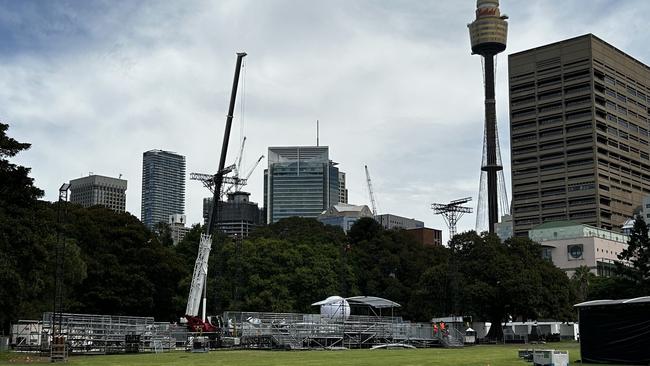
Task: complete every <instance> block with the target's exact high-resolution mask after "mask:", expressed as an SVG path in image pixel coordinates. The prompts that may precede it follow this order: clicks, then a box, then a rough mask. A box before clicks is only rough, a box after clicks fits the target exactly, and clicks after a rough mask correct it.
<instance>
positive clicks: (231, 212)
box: [203, 191, 262, 238]
mask: <svg viewBox="0 0 650 366" xmlns="http://www.w3.org/2000/svg"><path fill="white" fill-rule="evenodd" d="M250 195H251V194H250V193H248V192H241V191H239V192H232V193H228V194H227V201H225V202H219V208H218V217H217V220H216V221H217V226H218V228H219V230H220V231H222V232H223V233H225V234H226V235H228V236H230V237H233V238H234V237H241V238H245V237H247V236H248V235H249V234H250V233H251V231H253V230H254V229H255V228H256V227H258V226H261V225H262V212H261V211H260V209H259V207H258V206H257V203H255V202H251V201H250ZM211 207H212V198H204V199H203V222H204V223H205V224H207V222H208V214H209V213H210V208H211Z"/></svg>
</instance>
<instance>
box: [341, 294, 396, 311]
mask: <svg viewBox="0 0 650 366" xmlns="http://www.w3.org/2000/svg"><path fill="white" fill-rule="evenodd" d="M346 300H347V301H348V303H349V304H350V305H367V306H372V307H373V308H377V309H384V308H399V307H401V306H402V305H400V304H398V303H396V302H394V301H390V300H387V299H384V298H381V297H375V296H353V297H348V298H346Z"/></svg>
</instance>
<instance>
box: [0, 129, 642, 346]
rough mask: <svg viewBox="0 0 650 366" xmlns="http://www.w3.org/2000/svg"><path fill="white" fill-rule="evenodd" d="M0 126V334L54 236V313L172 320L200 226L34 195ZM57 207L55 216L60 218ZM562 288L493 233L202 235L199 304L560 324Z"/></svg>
mask: <svg viewBox="0 0 650 366" xmlns="http://www.w3.org/2000/svg"><path fill="white" fill-rule="evenodd" d="M6 131H7V125H0V178H2V179H1V180H0V283H1V284H2V286H1V287H0V322H1V325H2V329H3V331H7V330H8V326H9V324H10V322H12V321H15V320H17V319H18V318H22V319H29V318H32V319H38V318H40V317H41V313H42V312H44V311H50V310H51V309H52V301H53V287H54V286H53V277H54V254H53V253H54V250H55V247H56V245H57V243H61V242H62V241H65V243H66V263H65V273H66V276H65V291H66V292H65V299H66V302H65V309H66V311H70V312H80V313H106V314H127V315H147V316H154V317H156V319H157V320H160V321H174V320H176V319H178V318H179V317H180V316H182V315H183V312H184V310H185V305H186V298H187V293H188V289H189V284H190V280H191V275H192V273H191V272H192V270H193V268H194V261H195V259H196V253H197V250H198V243H199V238H200V234H201V227H200V226H199V225H196V226H194V227H193V228H192V229H191V231H190V232H189V233H188V234H187V236H186V237H185V239H184V240H183V241H181V242H180V243H179V244H178V245H176V246H173V245H171V236H170V235H169V228H168V227H165V225H160V226H158V227H156V229H155V230H154V232H151V231H149V230H148V229H147V228H145V227H144V226H143V225H142V224H141V223H140V221H139V220H137V218H135V217H133V216H132V215H130V214H128V213H116V212H114V211H111V210H109V209H106V208H102V207H91V208H81V207H78V206H74V205H71V204H69V203H48V202H42V201H39V200H38V199H39V198H40V197H41V195H42V191H40V190H39V189H38V188H36V187H34V185H33V181H32V179H31V178H29V175H28V174H29V169H27V168H24V167H20V166H16V165H13V164H11V163H10V162H9V158H11V157H13V156H15V155H16V154H17V153H18V152H20V151H21V150H24V149H26V148H28V147H29V145H28V144H22V143H19V142H17V141H15V140H13V139H10V138H8V137H7V136H6V133H5V132H6ZM59 214H61V215H63V217H64V218H65V219H64V222H63V224H61V225H59V224H58V221H57V215H59ZM58 233H60V234H61V236H59V237H58V236H57V234H58ZM640 240H647V235H646V239H643V238H642V239H640ZM635 278H637V279H638V278H639V277H638V276H637V277H635ZM645 278H647V277H645ZM575 293H576V287H575V286H572V285H571V283H570V282H569V279H568V278H567V276H566V275H565V274H564V272H562V271H560V270H558V269H557V268H555V267H554V266H553V265H552V264H550V263H549V262H546V261H544V260H542V259H541V247H540V246H539V245H538V244H536V243H533V242H531V241H530V240H527V239H512V240H508V241H506V242H505V243H501V242H500V241H499V239H498V238H497V237H496V236H491V235H485V234H484V235H479V234H477V233H474V232H469V233H464V234H461V235H458V236H456V237H455V238H454V239H453V241H452V242H451V246H450V248H443V247H425V246H422V245H420V244H418V243H417V242H416V241H415V240H414V239H413V238H412V237H411V236H410V235H409V234H408V233H407V232H406V231H404V230H385V229H384V228H382V227H381V226H380V225H379V224H378V223H377V222H375V221H374V220H372V219H368V218H366V219H361V220H359V221H358V222H357V223H356V224H355V225H354V226H353V227H352V229H351V230H350V232H349V233H348V234H347V235H346V234H345V233H344V232H343V231H342V230H341V229H340V228H338V227H332V226H325V225H323V224H321V223H319V222H318V221H316V220H313V219H303V218H290V219H286V220H282V221H280V222H278V223H275V224H272V225H269V226H266V227H262V228H260V229H258V230H257V231H255V232H254V233H253V234H252V235H251V236H250V237H249V238H247V239H245V240H232V239H230V238H226V237H224V236H222V235H216V236H215V237H214V238H213V249H212V253H211V255H210V260H209V273H208V294H209V296H208V310H209V312H210V313H218V312H221V311H224V310H250V311H277V312H314V311H317V309H314V308H312V307H311V303H313V302H315V301H318V300H321V299H323V298H325V297H327V296H331V295H341V296H354V295H372V296H380V297H385V298H388V299H391V300H393V301H396V302H398V303H400V304H402V308H400V309H399V310H398V313H399V314H400V315H402V316H403V317H405V318H407V319H410V320H414V321H428V320H429V319H430V318H431V317H433V316H447V315H449V314H463V315H472V316H474V317H475V319H482V320H488V321H492V322H499V321H502V320H506V319H508V318H509V317H512V318H522V319H529V318H531V319H537V318H555V319H561V320H564V319H569V318H571V317H572V310H571V304H572V303H573V301H574V296H575ZM493 329H497V330H499V327H493ZM493 336H495V337H499V334H498V332H497V334H493Z"/></svg>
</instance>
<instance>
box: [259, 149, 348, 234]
mask: <svg viewBox="0 0 650 366" xmlns="http://www.w3.org/2000/svg"><path fill="white" fill-rule="evenodd" d="M338 202H339V169H338V168H337V167H336V163H334V162H332V161H330V160H329V148H328V147H327V146H292V147H269V153H268V168H267V169H266V170H265V171H264V206H265V209H266V221H267V223H274V222H277V221H278V220H280V219H283V218H286V217H291V216H300V217H313V218H315V217H317V216H318V215H320V214H321V213H322V212H323V211H325V210H327V209H328V208H329V207H330V206H332V205H335V204H337V203H338Z"/></svg>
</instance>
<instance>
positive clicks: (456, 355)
mask: <svg viewBox="0 0 650 366" xmlns="http://www.w3.org/2000/svg"><path fill="white" fill-rule="evenodd" d="M530 346H531V345H505V346H503V345H499V346H474V347H465V348H462V349H442V348H429V349H417V350H406V349H405V350H344V351H229V350H219V351H212V352H210V353H203V354H200V353H186V352H172V353H163V354H150V353H145V354H137V355H111V356H75V357H71V358H70V359H69V364H71V365H91V366H94V365H98V366H100V365H124V366H127V365H133V366H146V365H183V366H185V365H188V366H203V365H205V366H208V365H210V366H213V365H227V366H236V365H327V366H331V365H372V366H376V365H476V366H478V365H481V366H485V365H498V366H507V365H519V366H523V365H530V364H528V363H526V362H524V361H522V360H519V359H518V358H517V349H519V348H525V347H530ZM536 347H537V348H552V349H561V350H568V351H569V355H570V356H571V364H573V363H574V362H575V361H576V360H578V359H579V358H580V351H579V346H578V344H577V343H573V342H570V343H569V342H563V343H559V344H558V343H551V344H546V345H536ZM25 357H26V355H24V354H22V355H21V354H16V353H2V354H0V365H16V364H33V363H40V362H43V363H45V362H47V360H46V359H38V358H35V357H34V356H30V359H29V360H27V359H26V358H25Z"/></svg>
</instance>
